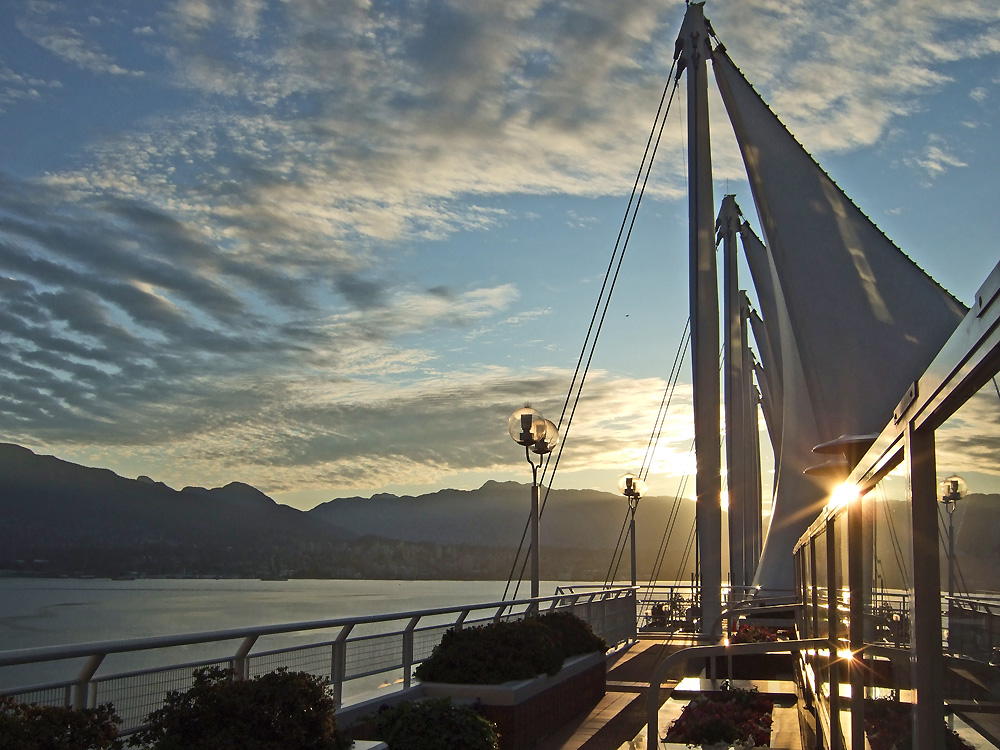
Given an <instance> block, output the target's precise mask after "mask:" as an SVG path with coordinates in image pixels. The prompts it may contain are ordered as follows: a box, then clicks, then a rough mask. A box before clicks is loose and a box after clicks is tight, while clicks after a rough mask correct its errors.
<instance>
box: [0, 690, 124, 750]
mask: <svg viewBox="0 0 1000 750" xmlns="http://www.w3.org/2000/svg"><path fill="white" fill-rule="evenodd" d="M121 723H122V720H121V719H119V718H118V715H117V714H116V713H115V710H114V708H113V707H112V705H111V704H110V703H105V704H104V705H102V706H98V707H97V708H85V709H82V710H79V711H78V710H75V709H71V708H60V707H56V706H39V705H36V704H33V703H32V704H24V703H18V702H17V701H15V700H14V699H13V698H11V697H10V696H4V695H0V744H2V747H3V750H39V749H40V748H43V749H44V750H111V749H113V748H115V749H117V748H121V747H122V741H121V740H120V739H118V725H119V724H121Z"/></svg>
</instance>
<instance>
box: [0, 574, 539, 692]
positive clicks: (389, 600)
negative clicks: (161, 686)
mask: <svg viewBox="0 0 1000 750" xmlns="http://www.w3.org/2000/svg"><path fill="white" fill-rule="evenodd" d="M557 585H558V584H557V583H556V582H547V583H543V585H542V592H543V594H544V593H552V592H554V591H555V587H556V586H557ZM504 586H505V582H503V581H368V580H288V581H261V580H250V579H223V580H210V579H139V580H132V581H112V580H108V579H69V578H59V579H38V578H0V651H8V650H15V649H23V648H34V647H42V646H57V645H63V644H70V643H88V642H93V641H107V640H120V639H127V638H142V637H150V636H158V635H173V634H179V633H192V632H203V631H214V630H225V629H230V628H240V627H248V626H255V625H273V624H279V623H293V622H306V621H314V620H324V619H334V618H341V617H354V616H360V615H371V614H384V613H393V612H406V611H412V610H418V609H427V608H434V607H448V606H455V605H462V604H470V603H481V602H490V601H497V600H499V599H501V598H502V595H503V590H504ZM522 588H523V587H522ZM520 596H525V597H526V596H527V593H526V592H524V591H523V590H522V592H521V594H520ZM334 635H335V633H334ZM308 637H311V638H316V637H317V636H315V635H312V634H310V635H309V636H308ZM302 639H303V636H302V635H301V634H299V635H288V636H272V637H269V643H267V644H266V645H267V646H268V647H283V646H286V645H293V644H294V643H296V642H299V643H301V640H302ZM219 649H220V646H219V644H206V645H198V646H188V647H184V648H182V649H174V650H173V651H174V653H171V654H170V656H169V657H166V656H164V654H162V653H157V652H140V653H133V654H122V655H118V656H113V657H109V658H108V660H107V661H106V663H105V664H104V665H102V667H101V671H100V673H109V672H120V671H127V670H131V669H140V668H146V667H152V666H158V665H161V664H163V663H165V662H164V661H163V660H164V659H169V660H170V662H171V663H178V661H189V660H190V661H193V660H197V659H202V658H208V657H216V656H220V655H222V656H228V655H231V654H232V650H230V651H228V652H223V653H222V654H220V653H219ZM234 649H235V646H234V647H233V650H234ZM178 657H180V659H178ZM78 669H79V665H78V664H77V663H65V662H63V663H59V664H37V665H31V666H25V667H19V668H16V669H0V689H4V688H10V687H14V686H24V685H28V684H40V683H43V682H49V681H56V680H62V679H68V678H72V677H73V676H74V674H75V673H76V670H78ZM369 687H370V686H369Z"/></svg>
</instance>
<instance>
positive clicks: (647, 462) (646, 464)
mask: <svg viewBox="0 0 1000 750" xmlns="http://www.w3.org/2000/svg"><path fill="white" fill-rule="evenodd" d="M681 341H682V344H681V345H680V346H678V347H677V353H676V354H675V355H674V364H673V366H672V367H671V368H670V375H669V377H668V378H667V387H666V388H665V389H664V391H663V398H662V399H661V400H660V410H659V411H658V412H657V414H656V420H655V421H654V422H653V431H652V432H651V433H650V435H649V443H648V444H647V445H646V455H644V456H643V457H642V466H641V467H640V468H639V479H641V480H642V481H644V482H645V481H646V478H647V477H648V476H649V469H650V467H651V466H652V464H653V455H654V454H655V453H656V446H657V444H658V443H659V441H660V435H662V434H663V425H664V424H666V421H667V413H668V412H669V411H670V402H671V401H672V400H673V397H674V390H675V389H676V388H677V379H678V378H679V377H680V365H681V363H682V362H683V360H684V357H685V355H686V354H687V350H688V346H689V345H690V343H691V317H690V316H688V319H687V322H686V323H685V324H684V332H683V333H681Z"/></svg>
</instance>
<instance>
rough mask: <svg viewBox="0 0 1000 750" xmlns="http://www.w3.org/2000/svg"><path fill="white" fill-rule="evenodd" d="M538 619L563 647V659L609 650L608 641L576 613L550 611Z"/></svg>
mask: <svg viewBox="0 0 1000 750" xmlns="http://www.w3.org/2000/svg"><path fill="white" fill-rule="evenodd" d="M538 620H539V622H541V623H542V624H543V625H544V626H545V627H547V628H548V629H549V630H550V631H552V633H553V634H554V637H555V640H556V643H557V644H558V645H559V646H560V648H561V649H562V656H563V659H568V658H569V657H571V656H577V655H579V654H589V653H591V652H592V651H600V652H601V653H602V654H603V653H605V652H606V651H607V650H608V644H607V642H605V640H604V639H603V638H601V637H600V636H599V635H596V634H595V633H594V631H593V630H592V629H591V627H590V625H589V624H588V623H587V622H586V621H584V620H581V619H580V618H579V617H577V616H576V615H572V614H570V613H569V612H548V613H546V614H544V615H542V616H541V617H539V618H538Z"/></svg>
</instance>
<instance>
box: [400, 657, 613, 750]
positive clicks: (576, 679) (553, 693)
mask: <svg viewBox="0 0 1000 750" xmlns="http://www.w3.org/2000/svg"><path fill="white" fill-rule="evenodd" d="M420 687H421V689H422V692H423V694H424V695H425V696H427V697H429V698H451V699H452V701H454V702H456V703H476V704H478V705H479V706H480V707H481V711H482V713H483V715H484V716H486V718H488V719H489V720H490V721H492V722H493V723H495V724H496V725H497V732H498V734H499V735H500V748H501V750H528V748H530V747H532V746H533V745H534V744H535V743H536V742H538V740H540V739H542V738H543V737H546V736H548V735H549V734H551V733H552V732H554V731H556V730H557V729H559V728H560V727H562V726H563V725H564V724H565V723H566V722H567V721H569V720H570V719H572V718H573V717H574V716H576V715H577V714H580V713H582V712H584V711H587V710H589V709H591V708H593V707H594V706H595V705H596V704H597V703H598V702H599V701H600V700H601V698H603V697H604V694H605V691H606V687H607V663H606V660H605V656H604V654H602V653H600V652H594V653H591V654H584V655H582V656H574V657H572V658H570V659H567V660H566V661H565V662H564V663H563V667H562V669H561V670H560V671H559V672H558V673H557V674H555V675H542V676H540V677H535V678H534V679H531V680H522V681H516V682H505V683H503V684H502V685H462V684H454V683H445V682H423V683H421V684H420Z"/></svg>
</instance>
